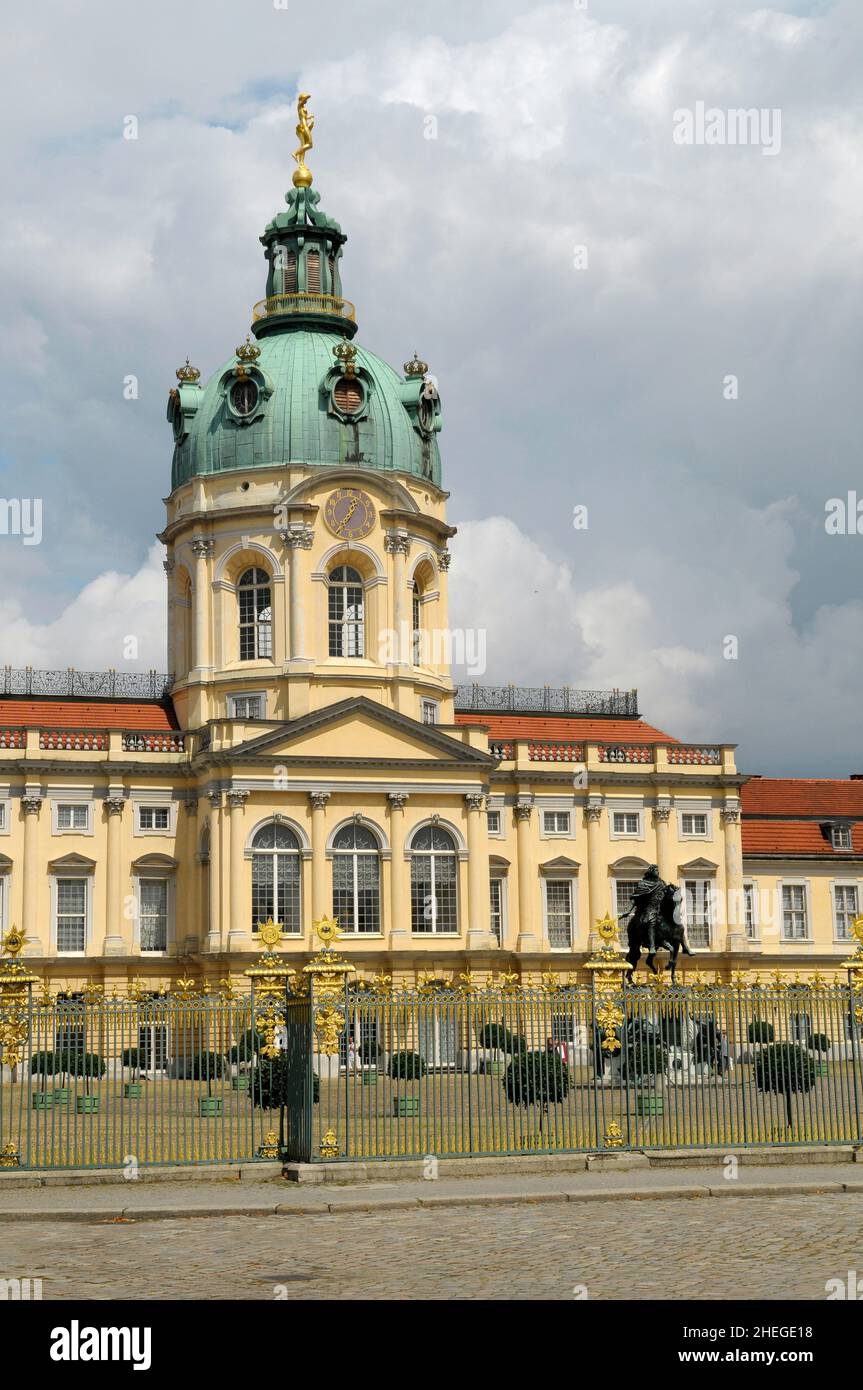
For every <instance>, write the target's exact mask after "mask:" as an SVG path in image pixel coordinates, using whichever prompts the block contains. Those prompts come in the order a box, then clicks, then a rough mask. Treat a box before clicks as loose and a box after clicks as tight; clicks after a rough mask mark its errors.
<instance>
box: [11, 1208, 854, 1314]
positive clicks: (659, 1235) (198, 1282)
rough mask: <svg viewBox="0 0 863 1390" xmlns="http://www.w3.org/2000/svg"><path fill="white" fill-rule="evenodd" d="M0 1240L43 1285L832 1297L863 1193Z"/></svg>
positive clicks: (290, 1293)
mask: <svg viewBox="0 0 863 1390" xmlns="http://www.w3.org/2000/svg"><path fill="white" fill-rule="evenodd" d="M0 1249H2V1253H0V1262H2V1265H3V1268H2V1269H0V1275H3V1276H5V1277H10V1276H11V1277H19V1278H24V1277H28V1276H29V1277H30V1278H35V1277H41V1278H42V1280H43V1297H44V1298H46V1299H64V1298H88V1299H125V1298H132V1299H137V1298H147V1299H152V1298H182V1299H203V1298H206V1299H220V1298H240V1299H252V1300H253V1299H266V1300H272V1299H274V1298H284V1299H287V1300H295V1299H300V1300H304V1299H358V1298H359V1299H368V1298H371V1299H537V1298H550V1299H565V1300H570V1299H573V1298H574V1297H584V1296H585V1294H586V1296H587V1297H588V1298H592V1299H615V1298H631V1297H633V1296H635V1297H641V1298H657V1299H679V1298H700V1299H741V1298H743V1299H758V1300H760V1299H777V1298H803V1299H823V1298H824V1297H825V1284H826V1282H827V1280H829V1279H835V1278H841V1279H846V1278H847V1276H848V1272H849V1271H850V1270H857V1271H859V1272H860V1278H861V1282H863V1194H852V1193H846V1194H843V1195H840V1196H837V1195H835V1194H832V1193H831V1194H826V1195H824V1196H799V1197H791V1196H789V1197H770V1198H766V1197H765V1198H762V1197H748V1198H746V1199H744V1200H740V1201H718V1200H710V1199H705V1200H693V1199H689V1200H686V1199H677V1198H654V1199H652V1200H651V1201H649V1202H643V1203H641V1202H638V1201H632V1200H630V1201H621V1200H619V1199H618V1200H607V1201H606V1200H602V1201H596V1202H591V1203H590V1204H586V1203H553V1204H548V1205H536V1206H527V1205H521V1206H507V1207H484V1208H481V1207H473V1208H470V1207H468V1208H464V1209H461V1210H455V1209H441V1210H438V1211H389V1212H374V1213H368V1214H362V1215H347V1214H346V1215H341V1214H339V1215H336V1216H333V1215H330V1216H323V1215H320V1216H317V1215H316V1216H310V1215H304V1216H268V1217H263V1218H260V1217H251V1216H227V1217H203V1216H201V1217H196V1218H195V1219H194V1220H180V1219H177V1220H173V1219H172V1220H164V1221H159V1222H141V1223H140V1224H139V1223H136V1222H131V1223H129V1224H122V1223H117V1222H110V1223H109V1222H104V1221H101V1222H100V1221H99V1220H98V1218H96V1219H95V1220H94V1222H93V1223H90V1222H86V1223H84V1222H79V1223H68V1224H64V1225H62V1226H60V1227H58V1226H57V1225H54V1224H53V1223H50V1222H48V1221H46V1222H41V1221H32V1222H28V1223H26V1224H20V1225H19V1224H17V1223H15V1224H11V1223H10V1224H8V1225H5V1226H4V1227H3V1228H2V1247H0Z"/></svg>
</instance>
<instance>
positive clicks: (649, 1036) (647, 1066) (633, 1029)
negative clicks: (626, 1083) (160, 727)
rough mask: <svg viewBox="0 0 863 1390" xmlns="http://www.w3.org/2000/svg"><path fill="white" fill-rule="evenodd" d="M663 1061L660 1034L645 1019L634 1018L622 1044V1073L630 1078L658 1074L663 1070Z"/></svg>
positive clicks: (664, 1057)
mask: <svg viewBox="0 0 863 1390" xmlns="http://www.w3.org/2000/svg"><path fill="white" fill-rule="evenodd" d="M665 1062H666V1054H665V1048H664V1047H663V1045H662V1039H661V1037H660V1034H659V1033H658V1032H657V1030H656V1029H655V1028H654V1027H652V1025H651V1024H649V1023H647V1022H646V1021H645V1020H643V1019H636V1020H634V1021H633V1023H632V1024H631V1025H630V1027H629V1028H628V1029H627V1032H626V1036H625V1039H624V1044H623V1068H624V1075H625V1076H627V1077H631V1078H636V1077H640V1076H658V1075H659V1073H660V1072H663V1071H664V1070H665Z"/></svg>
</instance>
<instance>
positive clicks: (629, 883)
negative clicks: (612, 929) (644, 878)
mask: <svg viewBox="0 0 863 1390" xmlns="http://www.w3.org/2000/svg"><path fill="white" fill-rule="evenodd" d="M638 884H639V879H637V878H619V879H617V880H616V881H615V884H614V899H615V907H616V909H617V918H618V921H619V920H620V918H621V917H622V916H623V914H624V913H625V912H628V911H629V909H630V908H631V907H632V895H633V893H634V892H635V890H636V888H637V887H638ZM627 925H628V924H627Z"/></svg>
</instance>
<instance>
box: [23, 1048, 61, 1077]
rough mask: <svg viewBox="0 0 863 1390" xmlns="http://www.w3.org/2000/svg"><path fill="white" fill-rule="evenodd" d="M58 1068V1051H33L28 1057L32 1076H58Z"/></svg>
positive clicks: (59, 1068)
mask: <svg viewBox="0 0 863 1390" xmlns="http://www.w3.org/2000/svg"><path fill="white" fill-rule="evenodd" d="M60 1070H61V1067H60V1053H59V1052H34V1053H33V1056H32V1057H31V1058H30V1071H31V1073H32V1074H33V1075H34V1076H37V1075H39V1076H58V1075H59V1073H60Z"/></svg>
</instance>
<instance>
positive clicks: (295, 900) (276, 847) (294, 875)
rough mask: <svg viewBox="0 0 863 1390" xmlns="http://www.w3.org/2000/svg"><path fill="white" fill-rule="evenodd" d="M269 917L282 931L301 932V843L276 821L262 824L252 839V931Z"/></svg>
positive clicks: (292, 833) (291, 832) (284, 826)
mask: <svg viewBox="0 0 863 1390" xmlns="http://www.w3.org/2000/svg"><path fill="white" fill-rule="evenodd" d="M270 917H272V919H273V921H274V922H278V923H279V924H280V925H281V928H282V930H283V931H284V932H293V933H294V934H297V933H299V932H301V931H302V921H301V917H300V842H299V840H298V839H297V837H296V835H295V834H294V832H293V831H292V830H289V829H288V827H287V826H286V825H279V824H278V822H276V821H271V822H270V824H269V825H263V826H261V829H260V830H259V831H258V833H257V834H256V836H255V838H254V840H253V841H252V931H257V930H258V927H259V926H260V925H261V923H262V922H266V921H267V920H268V918H270Z"/></svg>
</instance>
